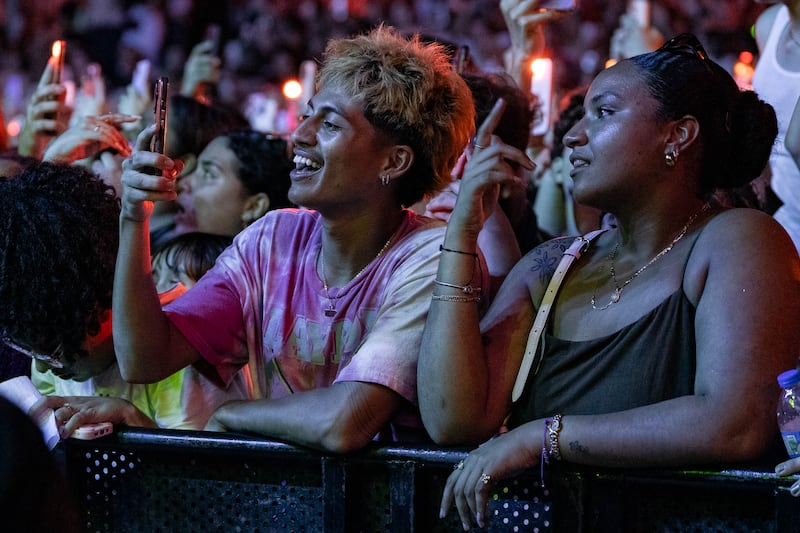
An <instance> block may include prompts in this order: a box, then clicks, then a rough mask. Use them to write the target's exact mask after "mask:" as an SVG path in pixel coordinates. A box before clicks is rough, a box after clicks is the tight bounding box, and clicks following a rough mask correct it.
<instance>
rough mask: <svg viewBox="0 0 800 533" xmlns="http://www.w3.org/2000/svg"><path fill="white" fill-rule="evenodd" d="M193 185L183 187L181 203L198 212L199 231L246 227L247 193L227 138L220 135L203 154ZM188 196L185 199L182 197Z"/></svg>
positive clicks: (233, 232) (231, 232) (234, 230)
mask: <svg viewBox="0 0 800 533" xmlns="http://www.w3.org/2000/svg"><path fill="white" fill-rule="evenodd" d="M186 179H188V180H189V187H181V190H180V193H179V200H178V201H179V203H181V205H182V206H184V209H186V207H185V206H186V205H189V198H187V197H186V195H191V199H190V202H191V209H192V210H193V212H194V222H195V224H196V227H197V230H198V231H202V232H204V233H212V234H214V235H231V236H233V235H236V234H237V233H239V231H241V229H242V213H243V212H244V209H245V203H246V201H247V197H248V195H247V192H246V190H245V188H244V185H243V184H242V182H241V180H240V179H239V160H238V158H237V157H236V154H234V152H233V151H232V150H231V149H230V148H229V147H228V142H227V139H226V138H224V137H217V138H216V139H214V140H213V141H211V142H210V143H209V144H208V146H206V148H205V149H204V150H203V151H202V152H201V153H200V157H198V158H197V167H196V168H195V171H194V172H193V173H192V174H191V175H190V176H188V177H187V178H186ZM181 196H184V198H183V199H181V198H180V197H181Z"/></svg>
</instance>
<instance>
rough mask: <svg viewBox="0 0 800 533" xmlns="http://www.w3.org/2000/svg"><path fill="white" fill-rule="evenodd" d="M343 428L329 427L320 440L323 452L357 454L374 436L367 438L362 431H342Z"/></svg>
mask: <svg viewBox="0 0 800 533" xmlns="http://www.w3.org/2000/svg"><path fill="white" fill-rule="evenodd" d="M341 427H342V426H338V427H329V428H327V429H326V430H325V431H323V432H322V434H321V436H320V438H319V439H318V442H319V443H320V448H321V449H322V451H324V452H327V453H333V454H338V455H343V454H347V453H352V452H357V451H359V450H361V449H362V448H364V447H365V446H366V445H367V444H369V443H370V441H372V435H369V436H366V435H364V434H363V433H362V432H360V431H347V430H342V429H341Z"/></svg>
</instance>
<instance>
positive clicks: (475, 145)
mask: <svg viewBox="0 0 800 533" xmlns="http://www.w3.org/2000/svg"><path fill="white" fill-rule="evenodd" d="M472 146H474V147H475V148H481V149H483V148H486V147H485V146H481V145H480V144H478V143H472Z"/></svg>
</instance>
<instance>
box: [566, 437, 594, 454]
mask: <svg viewBox="0 0 800 533" xmlns="http://www.w3.org/2000/svg"><path fill="white" fill-rule="evenodd" d="M569 449H570V451H571V452H573V453H576V454H579V455H589V448H587V447H586V446H584V445H583V444H581V441H579V440H573V441H571V442H570V443H569Z"/></svg>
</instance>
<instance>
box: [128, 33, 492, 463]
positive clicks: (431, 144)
mask: <svg viewBox="0 0 800 533" xmlns="http://www.w3.org/2000/svg"><path fill="white" fill-rule="evenodd" d="M317 85H318V92H317V93H316V94H315V95H314V96H313V97H312V98H311V100H310V102H309V103H308V112H307V113H306V115H305V117H304V119H303V121H302V122H301V123H300V124H299V126H298V127H297V129H296V131H295V132H294V133H293V136H292V141H293V145H294V165H295V166H294V170H292V172H291V187H290V189H289V199H290V200H291V201H292V202H293V203H295V204H296V205H299V206H302V208H301V209H280V210H275V211H270V212H269V213H267V214H266V215H265V216H264V217H262V218H261V219H259V220H258V221H256V222H254V223H253V224H251V225H250V226H248V227H247V228H246V229H245V230H243V231H242V232H241V233H239V234H238V236H237V237H236V238H235V240H234V243H233V245H232V246H231V247H230V248H228V250H226V251H225V252H224V253H223V254H222V255H221V256H220V257H219V259H218V260H217V263H216V265H215V267H214V268H213V269H212V270H211V271H209V272H208V273H207V274H206V275H205V276H204V278H203V279H202V280H201V281H200V282H199V283H198V284H197V285H195V287H194V288H192V290H191V291H189V292H187V293H186V294H185V295H184V296H182V297H181V298H179V299H177V300H176V301H175V302H174V303H172V304H170V305H169V306H167V307H166V309H165V311H164V312H162V311H161V309H160V308H159V306H158V302H157V299H156V298H155V291H154V290H153V288H152V284H153V282H152V279H151V277H150V276H149V272H148V271H147V269H146V268H144V267H143V265H145V264H146V254H147V253H148V248H147V242H146V237H145V236H146V227H147V222H148V217H149V214H150V206H151V203H150V202H151V201H153V200H160V199H170V198H172V197H174V195H175V193H174V182H173V179H172V174H173V173H172V172H171V170H172V168H173V163H172V161H170V160H169V159H167V158H165V157H163V156H159V155H157V154H153V153H151V152H148V151H146V149H145V147H146V146H147V142H148V140H149V135H151V134H152V132H146V133H144V134H143V135H142V136H140V138H139V139H138V141H137V143H138V146H137V149H136V150H135V151H134V153H133V155H132V156H131V158H130V159H129V160H128V162H127V163H126V168H127V170H126V171H125V174H124V175H123V183H124V191H123V215H122V217H121V241H122V242H121V246H120V254H119V257H118V261H117V265H118V270H117V277H116V285H115V295H114V311H115V314H117V316H120V317H122V318H121V319H120V320H116V321H115V323H114V328H115V329H114V332H115V343H116V346H117V349H118V351H119V353H120V354H121V361H122V369H123V373H124V374H125V376H126V377H127V378H128V379H131V380H134V381H152V380H156V379H161V378H163V377H164V376H166V375H169V374H170V373H171V372H174V371H175V370H177V369H179V368H182V367H184V366H186V365H192V364H195V363H202V364H203V365H204V366H210V367H212V368H213V369H214V372H215V373H216V375H217V376H218V377H219V378H220V380H221V381H223V382H227V381H229V380H230V379H231V377H232V376H233V375H235V373H236V372H238V371H239V369H241V368H242V367H245V366H246V367H247V368H248V370H249V372H250V376H251V382H252V384H253V397H254V400H255V401H249V402H238V403H232V404H228V405H226V406H224V407H223V408H221V409H220V410H218V411H217V413H216V414H215V416H214V417H213V419H212V421H211V422H210V423H209V426H208V428H209V429H217V430H225V429H227V430H248V431H255V432H258V433H261V434H264V435H267V436H270V437H274V438H279V439H285V440H289V441H292V442H295V443H299V444H303V445H307V446H311V447H314V448H319V449H323V450H328V451H336V452H340V451H348V450H352V449H355V448H360V447H362V446H364V445H365V444H367V443H368V442H369V441H370V440H372V439H373V438H376V437H381V438H389V439H404V440H408V439H414V440H418V439H420V438H424V431H423V430H422V428H421V423H420V421H419V413H418V410H417V407H416V403H417V388H416V363H417V356H418V349H419V342H420V338H421V336H422V329H423V325H424V322H425V316H426V313H427V310H428V306H429V302H430V295H431V292H432V288H433V285H434V274H435V271H436V265H437V262H438V259H439V255H440V250H439V246H440V244H441V240H442V237H443V234H444V228H443V225H442V224H441V223H438V222H435V221H432V220H430V219H427V218H424V217H420V216H418V215H415V214H414V213H413V212H411V211H409V210H406V209H404V206H406V205H410V204H412V203H414V202H415V201H416V200H418V199H419V198H421V197H422V195H423V194H425V193H426V192H431V191H434V190H436V189H438V188H439V187H441V186H442V185H443V184H444V183H446V182H447V181H448V179H449V171H450V168H451V167H452V165H453V163H454V162H455V160H456V159H457V157H458V155H459V154H460V152H461V150H462V148H463V147H464V146H465V145H466V143H467V141H468V139H469V136H470V134H471V131H472V127H473V126H472V121H473V116H474V110H473V108H472V100H471V96H470V93H469V89H468V88H467V86H466V84H465V83H464V81H463V80H462V79H461V78H460V77H459V76H458V75H457V74H456V73H455V72H453V71H452V69H451V67H450V61H449V57H448V56H447V55H446V54H445V52H444V48H443V47H441V46H439V45H435V44H423V43H422V42H421V41H420V40H419V39H418V38H416V37H412V38H404V37H402V36H400V35H399V34H398V33H397V32H396V31H394V30H393V29H391V28H387V27H379V28H377V29H375V30H373V31H372V32H370V33H369V34H366V35H360V36H356V37H353V38H344V39H338V40H334V41H332V42H330V44H329V45H328V48H327V50H326V53H325V57H324V63H323V65H322V67H321V69H320V74H319V78H318V80H317ZM213 144H214V143H212V145H213ZM214 159H215V162H216V163H217V164H218V165H224V162H225V159H224V158H219V157H217V158H214ZM147 166H157V167H159V168H162V169H164V171H165V172H164V176H155V177H154V176H151V175H148V174H146V173H143V172H142V171H141V170H142V169H143V168H145V167H147ZM209 171H213V170H212V169H210V170H209ZM201 172H202V170H201ZM198 201H199V199H198V198H196V199H195V202H196V204H197V202H198ZM197 207H198V208H199V205H197ZM198 215H199V211H198ZM476 262H477V260H476ZM479 273H480V270H479V269H478V268H477V265H476V268H475V270H474V275H472V276H468V277H467V278H466V279H465V280H462V281H464V282H466V283H467V284H469V285H470V286H472V285H474V286H475V287H476V288H480V286H481V284H482V282H483V280H482V279H481V276H480V274H479ZM472 300H473V301H474V300H475V298H474V297H473V298H472ZM471 305H475V304H474V303H473V304H471Z"/></svg>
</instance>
